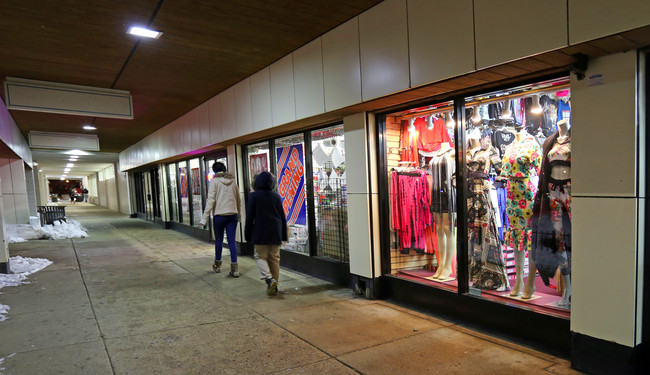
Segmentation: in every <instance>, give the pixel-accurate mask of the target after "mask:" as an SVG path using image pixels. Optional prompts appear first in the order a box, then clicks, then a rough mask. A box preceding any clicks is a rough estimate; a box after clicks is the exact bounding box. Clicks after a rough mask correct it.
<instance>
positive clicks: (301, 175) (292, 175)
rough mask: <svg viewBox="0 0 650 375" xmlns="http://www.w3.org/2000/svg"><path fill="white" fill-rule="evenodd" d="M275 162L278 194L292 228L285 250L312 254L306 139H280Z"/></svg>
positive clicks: (298, 137) (294, 136)
mask: <svg viewBox="0 0 650 375" xmlns="http://www.w3.org/2000/svg"><path fill="white" fill-rule="evenodd" d="M275 160H276V171H277V176H276V177H277V181H278V184H277V191H278V194H280V197H282V205H283V207H284V213H285V215H286V216H287V224H288V227H289V240H288V241H287V242H285V243H284V244H283V247H282V248H283V249H285V250H289V251H294V252H297V253H301V254H307V255H309V230H308V225H307V197H306V189H305V152H304V136H303V135H302V134H296V135H292V136H289V137H285V138H279V139H277V140H276V141H275Z"/></svg>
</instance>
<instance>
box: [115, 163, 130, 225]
mask: <svg viewBox="0 0 650 375" xmlns="http://www.w3.org/2000/svg"><path fill="white" fill-rule="evenodd" d="M116 169H117V168H116ZM115 177H116V183H117V200H118V202H117V203H118V204H117V206H118V207H119V211H120V212H121V213H123V214H131V213H132V211H131V198H130V196H129V184H128V173H127V172H116V173H115Z"/></svg>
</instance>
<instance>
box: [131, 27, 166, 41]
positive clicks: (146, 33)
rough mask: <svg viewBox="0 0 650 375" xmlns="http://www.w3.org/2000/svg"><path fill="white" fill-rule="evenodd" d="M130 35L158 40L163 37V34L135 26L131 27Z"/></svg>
mask: <svg viewBox="0 0 650 375" xmlns="http://www.w3.org/2000/svg"><path fill="white" fill-rule="evenodd" d="M129 34H131V35H137V36H143V37H145V38H153V39H158V38H160V36H161V35H162V32H160V31H155V30H151V29H147V28H144V27H137V26H133V27H131V28H130V29H129Z"/></svg>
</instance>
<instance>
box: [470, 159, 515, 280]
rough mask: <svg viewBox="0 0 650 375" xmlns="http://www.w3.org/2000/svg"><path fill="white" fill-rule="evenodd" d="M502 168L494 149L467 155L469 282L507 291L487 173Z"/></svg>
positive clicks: (501, 249)
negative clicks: (492, 169) (493, 168)
mask: <svg viewBox="0 0 650 375" xmlns="http://www.w3.org/2000/svg"><path fill="white" fill-rule="evenodd" d="M491 165H494V167H495V169H499V168H500V165H501V160H500V158H499V156H498V154H497V150H496V149H495V148H494V147H489V148H487V149H479V150H470V151H468V152H467V169H468V181H467V182H468V188H469V192H468V197H467V216H468V218H467V220H468V237H469V246H468V248H469V279H470V282H471V283H472V287H474V288H478V289H488V290H496V289H499V290H505V289H506V288H509V287H510V283H509V281H508V277H507V274H506V265H505V261H504V257H503V247H502V244H501V240H500V239H499V236H498V231H497V226H496V214H495V211H494V207H492V202H491V200H490V183H489V181H488V173H489V171H490V167H491Z"/></svg>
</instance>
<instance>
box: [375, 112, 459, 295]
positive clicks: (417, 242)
mask: <svg viewBox="0 0 650 375" xmlns="http://www.w3.org/2000/svg"><path fill="white" fill-rule="evenodd" d="M452 112H453V102H445V103H439V104H436V105H433V106H428V107H424V108H416V109H413V110H408V111H402V112H398V113H393V114H390V115H387V116H386V125H385V126H386V135H385V137H384V139H385V145H386V159H387V160H386V165H387V168H388V179H389V180H388V186H389V191H390V193H389V196H390V223H391V224H390V227H391V233H390V234H391V235H390V265H391V273H392V274H394V275H400V276H404V277H406V278H414V279H423V280H428V281H430V282H432V283H434V284H436V286H439V287H443V288H451V289H454V288H456V287H457V281H456V275H457V273H456V267H455V265H456V227H457V221H456V210H457V205H456V189H455V185H454V181H453V178H454V174H455V171H456V159H455V158H456V152H455V150H454V126H455V123H454V121H453V113H452Z"/></svg>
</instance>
